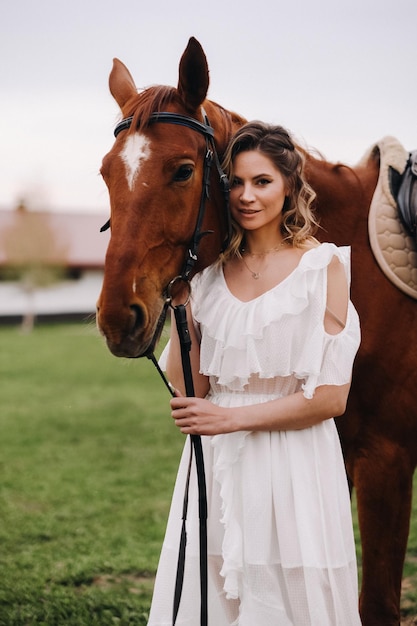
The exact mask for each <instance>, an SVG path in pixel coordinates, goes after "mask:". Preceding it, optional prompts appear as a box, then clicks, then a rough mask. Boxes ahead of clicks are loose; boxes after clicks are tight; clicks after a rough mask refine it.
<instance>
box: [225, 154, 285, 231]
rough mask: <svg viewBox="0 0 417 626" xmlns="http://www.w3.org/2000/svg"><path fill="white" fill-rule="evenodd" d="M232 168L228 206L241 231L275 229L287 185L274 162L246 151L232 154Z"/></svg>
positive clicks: (280, 216) (261, 155)
mask: <svg viewBox="0 0 417 626" xmlns="http://www.w3.org/2000/svg"><path fill="white" fill-rule="evenodd" d="M233 170H234V178H233V180H232V185H231V190H230V209H231V213H232V216H233V218H234V219H235V220H236V222H237V223H238V224H239V225H240V226H241V227H242V228H244V229H245V230H257V229H262V228H265V227H268V228H269V227H270V226H276V227H277V228H278V229H279V226H280V224H281V221H282V207H283V205H284V202H285V196H286V194H287V188H286V183H285V180H284V177H283V175H282V174H281V172H280V171H279V170H278V169H277V167H276V166H275V164H274V163H273V162H272V161H271V159H270V158H269V157H267V156H265V155H264V154H262V152H259V151H258V150H250V151H247V152H240V153H239V154H237V155H236V157H235V159H234V161H233Z"/></svg>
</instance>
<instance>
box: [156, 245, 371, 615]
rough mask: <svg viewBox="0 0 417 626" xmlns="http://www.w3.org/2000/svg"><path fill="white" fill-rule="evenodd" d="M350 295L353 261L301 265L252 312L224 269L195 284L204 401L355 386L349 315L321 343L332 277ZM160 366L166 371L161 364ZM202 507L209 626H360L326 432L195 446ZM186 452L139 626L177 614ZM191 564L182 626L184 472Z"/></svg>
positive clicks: (193, 527) (194, 538) (237, 436)
mask: <svg viewBox="0 0 417 626" xmlns="http://www.w3.org/2000/svg"><path fill="white" fill-rule="evenodd" d="M334 256H337V257H338V258H339V260H340V261H341V262H342V263H343V265H344V267H345V270H346V276H347V278H348V282H350V249H349V248H348V247H342V248H337V247H336V246H335V245H334V244H330V243H325V244H321V245H320V246H318V247H316V248H312V249H310V250H308V251H307V252H305V253H304V254H303V256H302V257H301V260H300V263H299V265H298V266H297V267H296V269H295V270H294V271H293V272H292V273H291V274H290V275H289V276H288V277H287V278H286V279H285V280H284V281H282V282H281V283H280V284H278V285H277V286H275V287H274V288H272V289H271V290H269V291H267V292H266V293H264V294H263V295H261V296H259V297H258V298H255V299H254V300H251V301H249V302H242V301H240V300H239V299H237V298H236V297H235V296H233V295H232V293H231V292H230V291H229V289H228V287H227V284H226V282H225V280H224V275H223V271H222V268H221V267H218V266H210V267H209V268H207V269H206V270H204V271H203V272H201V273H200V274H199V275H197V276H196V277H195V278H194V279H193V285H192V306H193V316H194V319H195V320H196V323H198V325H199V330H200V332H201V356H200V362H201V372H202V373H204V374H206V375H207V376H209V377H210V386H211V388H210V391H209V394H208V396H207V397H208V399H210V400H211V401H212V402H213V403H215V404H218V405H221V406H225V407H226V406H242V405H248V404H256V403H259V402H266V401H268V400H272V399H275V398H279V397H282V396H285V395H288V394H291V393H294V392H296V391H299V390H303V393H304V396H305V397H306V398H311V397H312V396H313V394H314V390H315V388H316V387H317V386H318V385H324V384H328V385H331V384H334V385H341V384H345V383H347V382H349V381H350V378H351V372H352V365H353V360H354V358H355V355H356V352H357V349H358V346H359V342H360V329H359V320H358V316H357V313H356V311H355V309H354V307H353V305H352V303H349V308H348V315H347V323H346V326H345V328H344V329H343V330H342V331H341V332H339V333H338V334H337V335H330V334H328V333H326V332H325V329H324V322H323V320H324V314H325V307H326V293H327V266H328V265H329V263H330V262H331V260H332V258H333V257H334ZM162 360H163V359H162ZM202 443H203V450H204V462H205V471H206V480H207V498H208V562H209V596H208V614H209V617H208V623H209V626H231V625H232V624H233V625H238V626H360V623H361V622H360V618H359V613H358V589H357V569H356V556H355V544H354V538H353V530H352V518H351V508H350V498H349V491H348V486H347V480H346V472H345V467H344V463H343V458H342V453H341V447H340V442H339V437H338V434H337V430H336V427H335V423H334V420H333V419H328V420H325V421H324V422H322V423H320V424H318V425H315V426H312V427H309V428H306V429H303V430H294V431H291V430H287V431H282V432H237V433H231V434H226V435H216V436H214V437H207V436H205V437H202ZM189 446H190V441H189V438H187V441H186V444H185V448H184V453H183V456H182V459H181V463H180V467H179V471H178V476H177V480H176V484H175V489H174V494H173V499H172V504H171V510H170V514H169V520H168V524H167V530H166V536H165V540H164V544H163V547H162V552H161V557H160V562H159V566H158V571H157V576H156V581H155V588H154V595H153V600H152V607H151V612H150V617H149V621H148V626H172V604H173V595H174V586H175V576H176V567H177V558H178V547H179V538H180V529H181V517H182V506H183V496H184V489H185V480H186V474H187V467H188V460H189ZM187 537H188V542H187V553H186V565H185V575H184V585H183V592H182V598H181V604H180V609H179V613H178V617H177V622H176V624H177V626H198V625H199V623H200V617H199V616H200V580H199V539H198V487H197V482H196V472H195V467H193V471H192V478H191V484H190V493H189V511H188V517H187Z"/></svg>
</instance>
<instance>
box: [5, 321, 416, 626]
mask: <svg viewBox="0 0 417 626" xmlns="http://www.w3.org/2000/svg"><path fill="white" fill-rule="evenodd" d="M168 402H169V394H168V391H167V390H166V389H165V387H164V385H163V383H162V381H161V380H160V378H159V376H158V374H157V372H156V371H155V369H154V367H153V366H152V363H151V362H150V361H148V360H147V359H140V360H134V361H128V360H124V359H116V358H115V357H113V356H111V355H110V353H109V352H108V350H107V348H106V347H105V345H104V343H103V341H102V339H101V338H100V337H99V336H98V334H97V332H96V330H95V328H94V326H93V325H92V324H88V323H85V324H63V325H44V326H38V327H36V328H35V330H34V332H33V333H31V334H29V335H24V334H22V333H20V332H19V329H15V328H10V327H9V328H6V327H0V477H1V479H0V626H31V625H35V624H36V625H40V624H42V625H46V626H55V625H56V626H61V625H64V624H65V625H70V626H94V625H96V624H97V625H99V624H100V626H107V625H109V626H110V625H111V626H115V625H120V626H126V625H135V626H142V625H145V624H146V623H147V615H148V610H149V604H150V598H151V592H152V585H153V576H154V573H155V569H156V566H157V562H158V557H159V551H160V547H161V542H162V538H163V534H164V529H165V524H166V518H167V514H168V508H169V503H170V498H171V493H172V488H173V484H174V481H175V474H176V470H177V466H178V461H179V456H180V453H181V449H182V446H183V441H184V440H183V437H182V435H180V433H178V432H177V430H176V429H175V427H174V426H173V424H172V423H171V419H170V417H169V405H168ZM416 486H417V485H416ZM414 506H416V504H415V505H414ZM356 535H357V536H358V534H357V527H356ZM416 562H417V511H416V510H415V509H414V514H413V524H412V528H411V532H410V542H409V550H408V553H407V562H406V565H405V580H406V583H407V585H406V587H407V588H406V589H405V590H404V599H403V600H404V601H403V604H404V614H407V615H408V616H412V615H417V592H416V590H417V563H416Z"/></svg>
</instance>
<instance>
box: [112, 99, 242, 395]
mask: <svg viewBox="0 0 417 626" xmlns="http://www.w3.org/2000/svg"><path fill="white" fill-rule="evenodd" d="M202 115H203V120H204V122H199V121H198V120H196V119H194V118H192V117H189V116H188V115H181V114H180V113H171V112H167V111H160V112H155V113H151V114H150V116H149V118H148V121H147V124H148V125H149V124H154V123H156V122H161V123H165V124H175V125H178V126H186V127H187V128H191V130H194V131H196V132H198V133H200V134H202V135H203V136H204V137H205V140H206V151H205V156H204V169H203V179H202V188H201V195H200V203H199V208H198V213H197V220H196V225H195V228H194V232H193V234H192V237H191V239H190V242H189V244H188V246H187V253H186V257H185V260H184V265H183V269H182V271H181V274H179V275H177V276H174V277H173V278H172V279H171V280H170V281H169V283H168V284H167V285H166V286H165V288H164V290H163V294H162V296H163V299H164V306H163V309H162V311H161V314H160V316H159V319H158V322H157V324H156V327H155V332H154V335H153V337H152V340H151V342H150V344H149V347H148V349H147V351H146V352H145V353H143V354H142V355H140V356H146V357H148V358H149V359H151V360H152V361H153V362H154V365H155V366H156V368H157V369H158V372H159V374H160V376H161V378H162V380H163V381H164V383H165V385H166V386H167V387H168V389H169V390H170V391H171V388H170V386H169V383H168V382H167V380H166V378H165V376H164V374H163V372H162V371H161V370H160V369H159V366H158V363H157V361H156V359H155V358H154V356H153V353H154V350H155V347H156V344H157V342H158V339H159V337H160V334H161V332H162V329H163V326H164V324H165V319H166V315H167V310H168V307H169V306H170V305H171V301H172V291H173V288H174V286H175V285H176V284H177V283H178V282H181V281H182V282H183V283H184V284H185V285H186V286H187V289H188V293H189V294H190V283H189V281H190V276H191V273H192V271H193V269H194V267H195V265H196V263H197V260H198V247H199V245H200V241H201V239H202V238H203V237H205V236H206V235H210V234H212V233H213V231H211V230H206V231H202V230H201V227H202V224H203V219H204V215H205V209H206V200H208V199H209V198H210V173H211V167H212V164H213V161H214V164H215V166H216V169H217V173H218V175H219V182H220V187H221V190H222V194H223V199H224V217H225V222H226V236H225V238H224V240H223V243H222V250H225V249H226V248H227V246H228V244H229V242H230V238H231V235H232V220H231V215H230V207H229V195H230V185H229V179H228V178H227V176H226V174H225V172H224V171H223V169H222V167H221V164H220V159H219V156H218V154H217V149H216V145H215V143H214V129H213V127H212V126H211V124H210V122H209V119H208V117H207V114H206V112H205V110H204V108H203V107H202ZM133 119H134V116H133V115H132V116H130V117H126V118H124V119H123V120H121V121H120V122H119V123H118V124H117V126H116V128H115V129H114V136H115V137H117V136H118V135H119V133H121V132H122V131H124V130H129V129H130V128H131V126H132V122H133ZM109 228H110V219H109V220H107V222H106V223H105V224H104V225H103V226H102V227H101V228H100V232H104V231H106V230H108V229H109ZM187 303H188V298H187V300H186V302H185V304H187Z"/></svg>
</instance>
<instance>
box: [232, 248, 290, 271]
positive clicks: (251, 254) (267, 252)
mask: <svg viewBox="0 0 417 626" xmlns="http://www.w3.org/2000/svg"><path fill="white" fill-rule="evenodd" d="M286 245H287V242H286V241H281V243H279V244H278V245H277V246H275V248H269V249H268V250H264V252H252V253H251V252H248V256H251V257H255V256H260V257H263V256H266V255H267V254H269V253H270V252H277V250H280V248H282V247H284V246H286ZM244 253H245V249H244V248H243V249H242V257H241V258H242V261H243V264H244V266H245V267H246V269H247V270H248V272H249V273H250V275H251V276H252V278H253V279H254V280H259V278H260V277H261V273H260V272H254V271H253V270H251V268H250V267H249V265H248V264H247V263H246V261H245V258H244V256H243V255H244Z"/></svg>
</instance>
